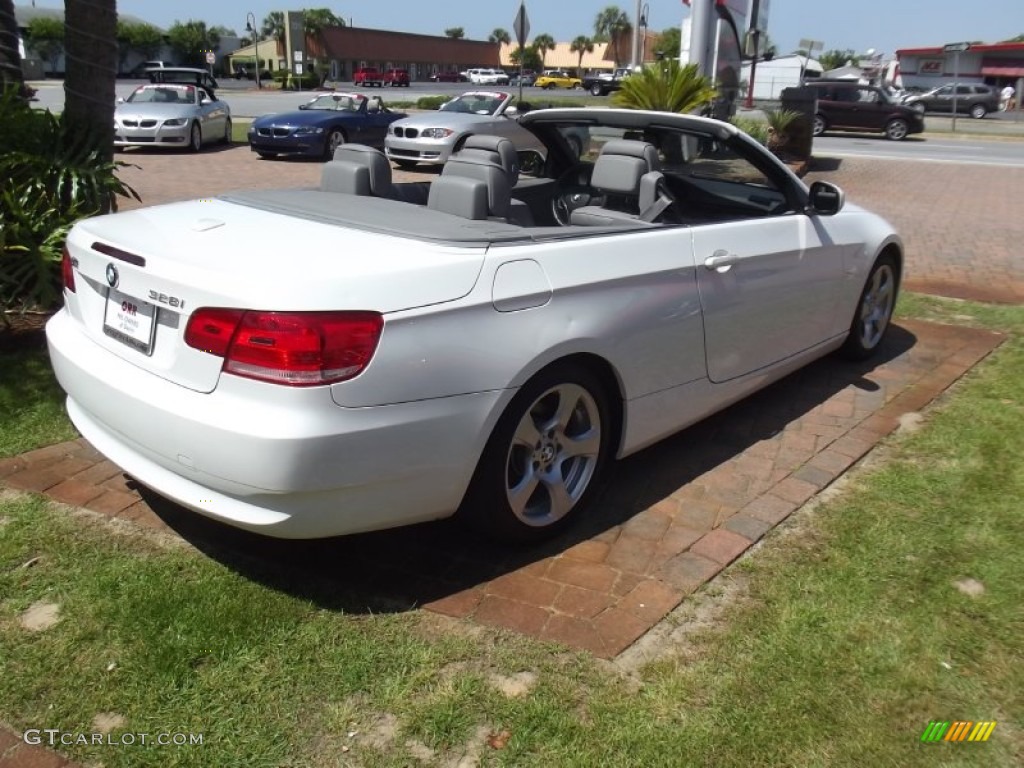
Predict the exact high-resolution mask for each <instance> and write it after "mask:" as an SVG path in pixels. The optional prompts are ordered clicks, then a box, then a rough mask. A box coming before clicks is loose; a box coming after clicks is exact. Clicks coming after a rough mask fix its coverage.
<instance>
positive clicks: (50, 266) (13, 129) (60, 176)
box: [0, 0, 138, 311]
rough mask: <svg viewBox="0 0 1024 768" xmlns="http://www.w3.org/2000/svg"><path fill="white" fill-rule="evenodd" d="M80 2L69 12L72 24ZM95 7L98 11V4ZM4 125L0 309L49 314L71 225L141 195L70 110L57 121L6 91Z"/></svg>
mask: <svg viewBox="0 0 1024 768" xmlns="http://www.w3.org/2000/svg"><path fill="white" fill-rule="evenodd" d="M76 2H78V0H67V4H66V6H65V8H66V11H67V14H68V19H69V22H70V23H72V24H73V23H74V21H73V7H74V6H75V4H76ZM113 3H114V0H109V5H110V6H113ZM79 4H81V3H79ZM90 5H91V6H92V8H93V9H95V7H96V5H97V0H90ZM92 12H95V10H93V11H92ZM109 18H110V26H111V28H113V26H114V22H113V18H114V17H113V16H112V15H111V16H110V17H109ZM111 39H112V38H111ZM75 66H77V63H74V64H73V65H72V67H71V68H70V69H74V67H75ZM70 69H69V72H70ZM113 74H114V73H113V69H112V68H111V70H110V77H111V79H112V78H113ZM112 103H113V102H112V101H111V104H112ZM0 123H2V124H3V125H4V142H5V152H4V154H3V155H0V177H2V178H4V179H5V181H6V183H5V184H4V187H3V189H2V190H0V309H3V310H5V311H9V310H26V309H51V308H53V307H54V306H55V304H56V303H57V301H58V299H59V297H60V260H61V249H62V247H63V245H64V239H65V237H66V236H67V232H68V229H69V228H70V227H71V225H72V224H73V223H74V222H75V221H76V220H77V219H79V218H82V217H84V216H92V215H95V214H98V213H101V212H103V211H106V210H109V209H110V208H112V207H113V204H114V201H115V199H116V197H117V196H118V195H124V196H129V195H130V196H132V197H134V198H135V199H138V195H137V194H136V193H135V191H134V190H132V189H131V188H130V187H129V186H127V185H126V184H124V183H123V182H121V181H120V180H119V179H118V178H117V175H116V171H117V168H118V167H120V166H122V165H124V164H123V163H115V162H113V161H112V160H111V159H110V154H111V146H112V143H113V142H112V141H109V142H108V143H107V145H106V146H105V147H104V148H103V149H98V148H97V146H96V138H95V132H92V131H83V130H82V123H81V119H80V118H76V117H74V116H73V115H69V113H68V111H67V110H65V112H64V114H63V115H61V116H60V117H59V118H58V117H56V116H55V115H53V114H52V113H50V112H48V111H42V110H35V109H32V108H31V107H30V106H29V105H28V104H27V103H26V102H25V101H24V99H21V98H20V97H18V96H17V94H16V89H15V88H8V89H7V91H6V92H5V93H4V94H3V95H2V96H0ZM108 125H113V117H111V119H110V121H109V123H108Z"/></svg>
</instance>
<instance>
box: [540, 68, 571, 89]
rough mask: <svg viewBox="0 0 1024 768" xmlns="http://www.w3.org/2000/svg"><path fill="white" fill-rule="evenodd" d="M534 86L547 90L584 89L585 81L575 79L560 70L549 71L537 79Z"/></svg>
mask: <svg viewBox="0 0 1024 768" xmlns="http://www.w3.org/2000/svg"><path fill="white" fill-rule="evenodd" d="M534 85H535V86H537V87H538V88H544V89H545V90H551V89H552V88H582V87H583V81H582V80H580V79H579V78H578V77H573V76H572V75H570V74H569V73H568V72H564V71H562V70H559V69H549V70H548V71H547V72H545V73H544V74H543V75H541V76H540V77H538V78H537V81H536V82H535V83H534Z"/></svg>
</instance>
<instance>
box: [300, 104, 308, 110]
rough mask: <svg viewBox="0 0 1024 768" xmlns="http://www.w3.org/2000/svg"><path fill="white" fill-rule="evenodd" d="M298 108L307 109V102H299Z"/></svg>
mask: <svg viewBox="0 0 1024 768" xmlns="http://www.w3.org/2000/svg"><path fill="white" fill-rule="evenodd" d="M299 109H309V104H299Z"/></svg>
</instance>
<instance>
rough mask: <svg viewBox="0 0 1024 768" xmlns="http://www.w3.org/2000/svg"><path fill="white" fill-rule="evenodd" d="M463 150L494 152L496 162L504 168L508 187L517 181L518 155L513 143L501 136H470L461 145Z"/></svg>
mask: <svg viewBox="0 0 1024 768" xmlns="http://www.w3.org/2000/svg"><path fill="white" fill-rule="evenodd" d="M465 150H479V151H484V152H492V153H494V154H495V155H497V157H498V163H499V164H500V165H501V167H502V168H504V169H505V174H506V176H508V185H509V187H510V188H511V187H514V186H515V185H516V183H517V182H518V181H519V155H518V153H517V152H516V148H515V145H514V144H513V143H512V142H511V141H509V140H508V139H506V138H504V137H503V136H488V135H479V136H470V137H469V138H468V139H466V141H465V143H463V145H462V150H461V151H465ZM457 154H458V153H457Z"/></svg>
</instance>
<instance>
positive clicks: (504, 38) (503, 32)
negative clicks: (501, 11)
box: [487, 27, 512, 45]
mask: <svg viewBox="0 0 1024 768" xmlns="http://www.w3.org/2000/svg"><path fill="white" fill-rule="evenodd" d="M487 41H488V42H490V43H501V44H503V45H508V44H509V43H511V42H512V36H511V35H509V33H508V30H507V29H503V28H502V27H495V28H494V31H493V32H491V34H490V35H488V36H487Z"/></svg>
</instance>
